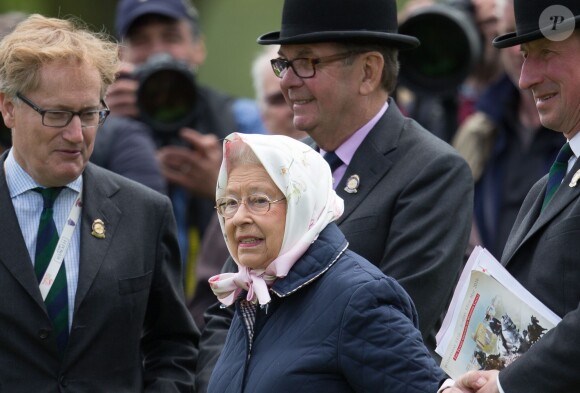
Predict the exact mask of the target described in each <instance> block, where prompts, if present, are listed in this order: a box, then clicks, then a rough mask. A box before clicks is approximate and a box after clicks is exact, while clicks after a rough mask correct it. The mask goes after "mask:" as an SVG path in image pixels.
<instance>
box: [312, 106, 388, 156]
mask: <svg viewBox="0 0 580 393" xmlns="http://www.w3.org/2000/svg"><path fill="white" fill-rule="evenodd" d="M388 108H389V102H388V101H385V104H384V105H383V106H382V107H381V109H380V110H379V111H378V112H377V114H376V115H375V116H374V117H373V118H372V119H371V120H370V121H369V122H368V123H367V124H365V125H364V126H362V127H361V128H359V129H358V130H357V131H356V132H355V133H354V134H352V135H351V136H350V138H348V139H347V140H346V141H345V142H344V143H343V144H342V145H340V146H339V147H338V148H337V149H336V150H335V151H334V152H335V153H336V155H337V156H338V157H339V158H340V159H341V160H342V162H344V163H345V164H346V165H347V166H348V165H349V164H350V161H351V160H352V157H353V156H354V153H355V152H356V150H357V149H358V147H359V146H360V144H361V143H362V142H363V140H364V139H365V138H366V136H367V135H368V134H369V132H371V130H372V129H373V127H374V126H375V125H376V124H377V123H378V122H379V120H380V119H381V117H383V115H384V114H385V112H386V111H387V109H388ZM320 152H321V153H322V155H324V153H325V151H324V150H322V149H321V151H320Z"/></svg>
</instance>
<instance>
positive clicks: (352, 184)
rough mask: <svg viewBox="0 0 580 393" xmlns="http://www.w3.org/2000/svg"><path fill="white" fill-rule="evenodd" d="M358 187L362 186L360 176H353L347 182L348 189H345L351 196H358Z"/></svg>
mask: <svg viewBox="0 0 580 393" xmlns="http://www.w3.org/2000/svg"><path fill="white" fill-rule="evenodd" d="M358 186H360V177H359V176H358V175H352V176H351V177H349V178H348V180H347V181H346V187H344V191H346V192H348V193H349V194H356V193H357V192H358Z"/></svg>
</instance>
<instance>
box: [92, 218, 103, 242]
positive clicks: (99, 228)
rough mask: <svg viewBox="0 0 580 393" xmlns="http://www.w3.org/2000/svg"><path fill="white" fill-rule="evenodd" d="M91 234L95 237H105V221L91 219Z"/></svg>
mask: <svg viewBox="0 0 580 393" xmlns="http://www.w3.org/2000/svg"><path fill="white" fill-rule="evenodd" d="M91 235H93V236H94V237H96V238H97V239H104V238H105V223H104V222H103V220H101V219H99V218H97V219H96V220H95V221H93V226H92V232H91Z"/></svg>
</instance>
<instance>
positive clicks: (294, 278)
mask: <svg viewBox="0 0 580 393" xmlns="http://www.w3.org/2000/svg"><path fill="white" fill-rule="evenodd" d="M347 247H348V242H347V241H346V238H345V237H344V235H343V234H342V232H341V231H340V229H338V227H337V226H336V224H334V223H331V224H329V225H328V226H327V227H326V228H324V230H323V231H322V232H320V236H319V237H318V239H316V240H315V241H314V242H313V243H312V245H311V246H310V247H309V248H308V250H306V253H304V255H303V256H302V257H301V258H300V259H299V260H298V261H297V262H296V263H295V264H294V266H293V267H292V269H291V270H290V272H288V275H287V276H286V277H284V278H282V279H278V280H276V282H274V284H273V285H272V288H271V290H272V292H274V293H275V294H276V295H278V296H279V297H285V296H288V295H290V294H292V293H293V292H295V291H297V290H299V289H300V288H302V287H303V286H305V285H308V284H310V283H311V282H312V281H314V280H315V279H316V278H318V277H320V276H321V275H322V274H324V273H325V272H326V271H327V270H328V269H329V268H330V267H331V266H332V265H333V264H334V263H335V262H336V261H337V260H338V258H339V257H340V256H341V254H342V253H343V252H344V251H345V250H346V248H347Z"/></svg>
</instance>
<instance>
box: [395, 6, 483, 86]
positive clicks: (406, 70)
mask: <svg viewBox="0 0 580 393" xmlns="http://www.w3.org/2000/svg"><path fill="white" fill-rule="evenodd" d="M399 32H400V33H401V34H408V35H412V36H415V37H417V38H418V39H419V40H420V41H421V46H420V47H419V48H417V49H415V50H412V51H404V52H401V53H400V54H399V60H400V63H401V73H400V82H401V84H402V85H405V86H407V87H408V88H410V89H411V90H414V91H419V92H427V93H430V94H438V95H445V94H453V93H454V92H455V91H456V88H457V86H459V85H460V84H461V83H462V82H463V80H464V79H465V78H466V77H467V76H468V75H469V73H470V72H471V70H472V68H473V67H474V66H475V64H476V63H477V62H478V61H479V60H480V59H481V56H482V50H483V49H482V42H481V37H480V35H479V32H478V30H477V27H476V25H475V22H474V21H473V16H472V15H471V14H470V13H469V12H466V11H464V10H461V9H458V8H454V7H452V6H449V5H444V4H437V5H434V6H429V7H424V8H421V9H418V10H417V11H416V12H415V13H414V14H412V15H410V16H409V18H408V19H407V20H406V21H405V22H403V23H402V24H401V26H400V27H399Z"/></svg>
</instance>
